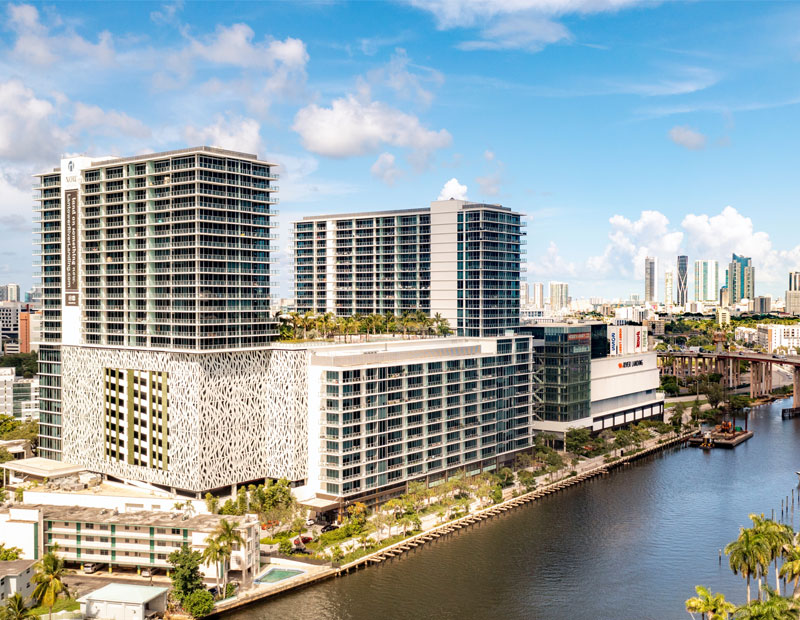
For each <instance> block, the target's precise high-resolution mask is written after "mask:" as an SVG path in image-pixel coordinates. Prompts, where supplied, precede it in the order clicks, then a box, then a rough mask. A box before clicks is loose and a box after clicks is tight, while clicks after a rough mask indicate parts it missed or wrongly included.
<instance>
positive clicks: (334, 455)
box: [301, 336, 544, 504]
mask: <svg viewBox="0 0 800 620" xmlns="http://www.w3.org/2000/svg"><path fill="white" fill-rule="evenodd" d="M542 344H543V343H538V345H542ZM538 345H537V343H536V342H535V341H534V339H533V338H531V337H529V336H514V337H509V338H446V339H437V340H416V341H404V342H395V343H392V344H391V346H389V345H387V344H385V343H380V342H376V343H368V344H358V345H328V346H319V347H316V348H313V349H311V350H310V359H309V375H308V376H309V379H308V381H309V399H308V402H309V427H308V433H309V457H308V458H309V469H308V480H307V487H306V489H305V490H304V491H305V492H307V493H313V494H315V495H316V496H317V497H318V498H327V499H328V500H330V501H331V502H332V503H334V504H335V503H338V502H349V501H354V500H358V501H366V502H371V501H373V500H375V499H376V498H378V497H385V496H386V495H387V494H391V493H393V492H403V490H404V489H405V485H406V484H407V483H408V482H409V481H411V480H423V481H426V482H427V483H428V484H431V485H434V484H437V483H438V482H441V481H443V480H446V479H447V478H448V477H449V476H452V475H453V473H455V472H465V473H466V474H467V475H474V474H477V473H480V472H481V471H492V470H495V469H497V468H498V467H500V466H502V464H503V462H505V461H507V460H511V459H513V456H514V454H515V453H516V452H518V451H520V450H523V449H526V448H529V447H530V446H531V445H532V440H533V432H532V427H531V422H532V420H533V418H534V417H540V416H541V415H542V410H543V403H542V398H543V391H542V375H543V369H544V366H543V365H542V364H541V360H539V359H538V356H540V355H541V354H542V351H541V350H540V348H537V346H538ZM302 492H303V491H301V493H302Z"/></svg>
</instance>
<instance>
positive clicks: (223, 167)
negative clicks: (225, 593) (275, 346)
mask: <svg viewBox="0 0 800 620" xmlns="http://www.w3.org/2000/svg"><path fill="white" fill-rule="evenodd" d="M37 178H38V182H39V184H38V188H37V189H38V192H39V196H38V206H37V207H36V210H37V211H38V212H39V214H40V215H39V216H38V218H37V219H38V220H39V221H40V223H41V228H40V229H39V230H37V232H38V233H39V234H40V236H41V239H40V251H39V254H40V255H41V263H42V265H41V266H42V273H41V277H42V287H43V300H44V307H43V317H42V337H41V346H40V352H39V374H40V377H41V389H40V420H39V428H40V454H42V455H43V456H45V457H48V458H53V459H61V458H64V459H65V460H68V461H73V462H76V463H79V464H82V465H85V466H87V467H91V468H92V469H94V470H96V471H100V472H105V473H109V474H112V475H117V476H121V477H131V478H138V479H144V480H148V481H150V482H160V483H162V484H165V485H168V486H176V487H180V488H193V487H196V486H198V485H203V484H204V483H211V478H208V477H205V476H204V475H203V474H201V473H200V472H202V471H205V470H207V469H208V463H205V464H203V460H204V459H205V458H208V457H211V456H212V455H214V458H218V457H222V460H223V461H224V462H226V464H225V465H223V466H222V471H221V472H219V473H220V474H222V472H223V471H224V470H225V469H226V468H229V471H230V473H231V475H230V476H227V475H225V474H222V475H221V476H220V475H219V474H216V480H217V481H219V482H222V483H223V484H225V482H223V479H225V478H226V477H230V478H238V477H239V476H240V475H241V476H245V477H246V476H247V475H248V474H246V473H245V471H247V472H248V473H249V472H252V474H253V475H252V478H259V477H263V472H264V464H263V463H261V464H258V462H257V459H256V457H255V452H256V451H258V450H261V451H264V450H266V447H265V446H264V445H263V442H260V441H259V440H260V438H257V437H253V438H252V440H251V442H250V443H251V444H253V445H252V448H251V449H250V450H249V452H250V454H249V456H244V457H243V459H242V460H241V461H240V463H245V462H246V461H248V460H249V462H250V463H251V464H250V465H249V467H248V466H243V468H242V467H239V466H238V465H235V464H233V463H232V462H230V461H229V460H228V458H226V457H225V456H224V454H226V453H228V452H229V451H234V448H233V447H231V446H228V445H225V446H219V445H217V446H214V445H212V444H214V443H215V442H217V441H219V439H218V438H219V437H220V436H221V435H223V433H222V432H221V429H220V428H217V427H215V426H214V424H212V422H211V420H209V419H205V418H204V417H203V416H204V413H205V414H209V410H208V409H206V407H205V405H206V404H207V403H214V404H213V405H212V407H216V408H217V411H216V412H214V413H216V414H219V413H221V412H225V411H227V412H232V411H234V410H241V409H242V408H243V409H244V410H248V409H250V408H251V407H252V408H253V409H251V410H250V411H251V413H252V415H253V416H254V417H253V418H252V422H253V423H254V424H258V423H259V422H258V420H259V419H260V420H262V422H264V412H263V410H262V409H261V408H262V407H263V406H266V407H267V408H274V405H270V404H268V403H266V404H265V403H262V402H258V400H259V399H258V397H255V398H251V397H250V395H249V394H248V391H249V388H244V387H241V386H244V385H245V384H246V382H247V381H257V379H256V377H257V376H262V375H263V373H265V372H266V369H265V367H264V366H263V364H265V363H268V358H269V354H267V353H265V352H264V351H263V350H262V349H263V348H265V347H267V345H269V343H270V342H271V341H272V340H273V339H274V336H275V335H276V333H277V330H276V328H275V323H274V319H273V318H272V317H271V316H270V313H269V304H270V293H271V288H272V277H273V275H274V273H273V272H271V271H270V265H271V263H272V262H273V256H272V253H273V252H274V250H275V247H274V246H272V245H271V243H270V240H271V239H272V238H274V237H275V235H274V233H273V230H272V229H273V228H274V227H275V224H274V223H273V221H272V217H273V216H274V215H275V214H276V213H275V211H274V210H273V205H274V204H275V203H276V202H277V198H276V197H275V191H276V189H277V188H276V187H274V186H273V185H272V184H271V182H272V181H274V180H275V179H276V178H277V177H276V175H275V174H274V173H273V172H272V164H270V163H268V162H265V161H261V160H259V159H258V157H257V156H255V155H250V154H246V153H239V152H233V151H226V150H222V149H217V148H212V147H198V148H188V149H181V150H176V151H169V152H165V153H153V154H148V155H139V156H135V157H126V158H103V159H98V158H91V157H85V156H80V157H73V158H67V159H64V160H62V161H61V164H60V166H59V167H57V168H55V169H53V170H49V171H46V172H43V173H42V174H39V175H37ZM242 368H245V369H246V370H244V371H242V370H241V369H242ZM258 369H260V370H258ZM248 377H250V378H249V379H248ZM237 390H240V391H237ZM248 403H249V404H248ZM256 409H259V410H256ZM62 412H67V413H66V415H64V416H63V417H62ZM245 415H246V414H245ZM224 416H225V414H224V413H223V414H222V417H223V419H224ZM215 419H216V418H215ZM222 423H224V422H222ZM228 423H233V420H232V419H230V420H228ZM264 423H266V422H264ZM237 424H238V423H237ZM252 430H253V428H251V429H249V430H247V429H245V428H241V429H240V430H234V434H236V433H242V434H248V433H252ZM215 437H216V438H215ZM87 439H89V441H88V442H87V441H86V440H87ZM256 444H259V446H260V448H256ZM236 449H237V450H238V449H239V448H236ZM245 452H248V450H247V449H245ZM281 454H282V450H280V449H278V450H276V451H275V452H274V455H273V457H274V458H277V459H280V458H281ZM229 458H230V459H234V460H237V459H238V458H239V457H235V456H233V455H229ZM236 470H239V471H238V475H237V474H236V473H234V472H236ZM287 473H288V472H287ZM190 480H192V482H191V483H189V481H190ZM212 484H214V483H212ZM220 486H221V485H220Z"/></svg>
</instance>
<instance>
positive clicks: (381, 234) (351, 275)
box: [293, 199, 525, 337]
mask: <svg viewBox="0 0 800 620" xmlns="http://www.w3.org/2000/svg"><path fill="white" fill-rule="evenodd" d="M523 227H524V222H523V221H522V219H521V215H520V214H519V213H516V212H514V211H511V210H510V209H508V208H506V207H502V206H500V205H488V204H479V203H472V202H467V201H463V200H452V199H451V200H438V201H434V202H432V203H431V206H430V208H426V209H408V210H399V211H376V212H368V213H357V214H353V213H350V214H343V215H335V216H334V215H319V216H311V217H306V218H304V219H303V220H301V221H298V222H295V223H294V227H293V229H294V257H295V277H294V286H295V299H296V306H297V311H298V312H301V313H305V312H312V313H326V312H331V313H333V314H335V315H337V316H350V315H353V314H374V313H379V314H385V313H387V312H391V313H393V314H397V315H400V314H403V313H404V312H407V311H416V310H422V311H423V312H425V313H426V314H428V315H434V314H437V313H438V314H441V315H442V316H443V317H444V318H445V319H447V320H448V321H449V322H450V326H451V327H452V328H453V329H454V331H456V333H457V334H458V335H459V336H467V337H491V336H500V335H503V334H504V333H505V331H506V330H508V329H515V328H516V327H517V326H518V325H519V310H520V301H519V300H520V269H521V267H520V255H521V252H522V246H523V245H524V243H525V241H524V239H523V235H524V231H523Z"/></svg>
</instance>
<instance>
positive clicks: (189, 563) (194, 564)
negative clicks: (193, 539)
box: [167, 545, 205, 605]
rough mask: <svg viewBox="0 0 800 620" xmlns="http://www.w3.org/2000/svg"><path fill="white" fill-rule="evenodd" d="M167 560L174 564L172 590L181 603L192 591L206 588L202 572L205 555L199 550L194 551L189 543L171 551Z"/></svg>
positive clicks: (171, 576)
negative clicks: (201, 565)
mask: <svg viewBox="0 0 800 620" xmlns="http://www.w3.org/2000/svg"><path fill="white" fill-rule="evenodd" d="M167 561H168V562H169V564H170V565H171V566H172V573H171V575H170V578H171V579H172V592H173V594H174V595H175V598H176V599H178V602H180V603H181V605H183V601H184V600H185V599H186V597H187V596H189V595H190V594H191V593H192V592H194V591H196V590H201V589H205V587H204V585H203V576H202V575H201V574H200V564H201V562H202V561H203V556H202V555H201V554H200V552H199V551H192V550H191V549H190V548H189V546H188V545H183V546H182V547H181V548H180V549H179V550H178V551H173V552H172V553H170V554H169V557H168V558H167Z"/></svg>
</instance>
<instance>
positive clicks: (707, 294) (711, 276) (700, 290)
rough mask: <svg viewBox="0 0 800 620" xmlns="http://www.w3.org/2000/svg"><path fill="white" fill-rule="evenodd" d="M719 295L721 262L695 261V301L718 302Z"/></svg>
mask: <svg viewBox="0 0 800 620" xmlns="http://www.w3.org/2000/svg"><path fill="white" fill-rule="evenodd" d="M718 295H719V264H718V263H717V261H715V260H696V261H694V299H695V301H700V302H708V303H716V302H717V298H718V297H717V296H718Z"/></svg>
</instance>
